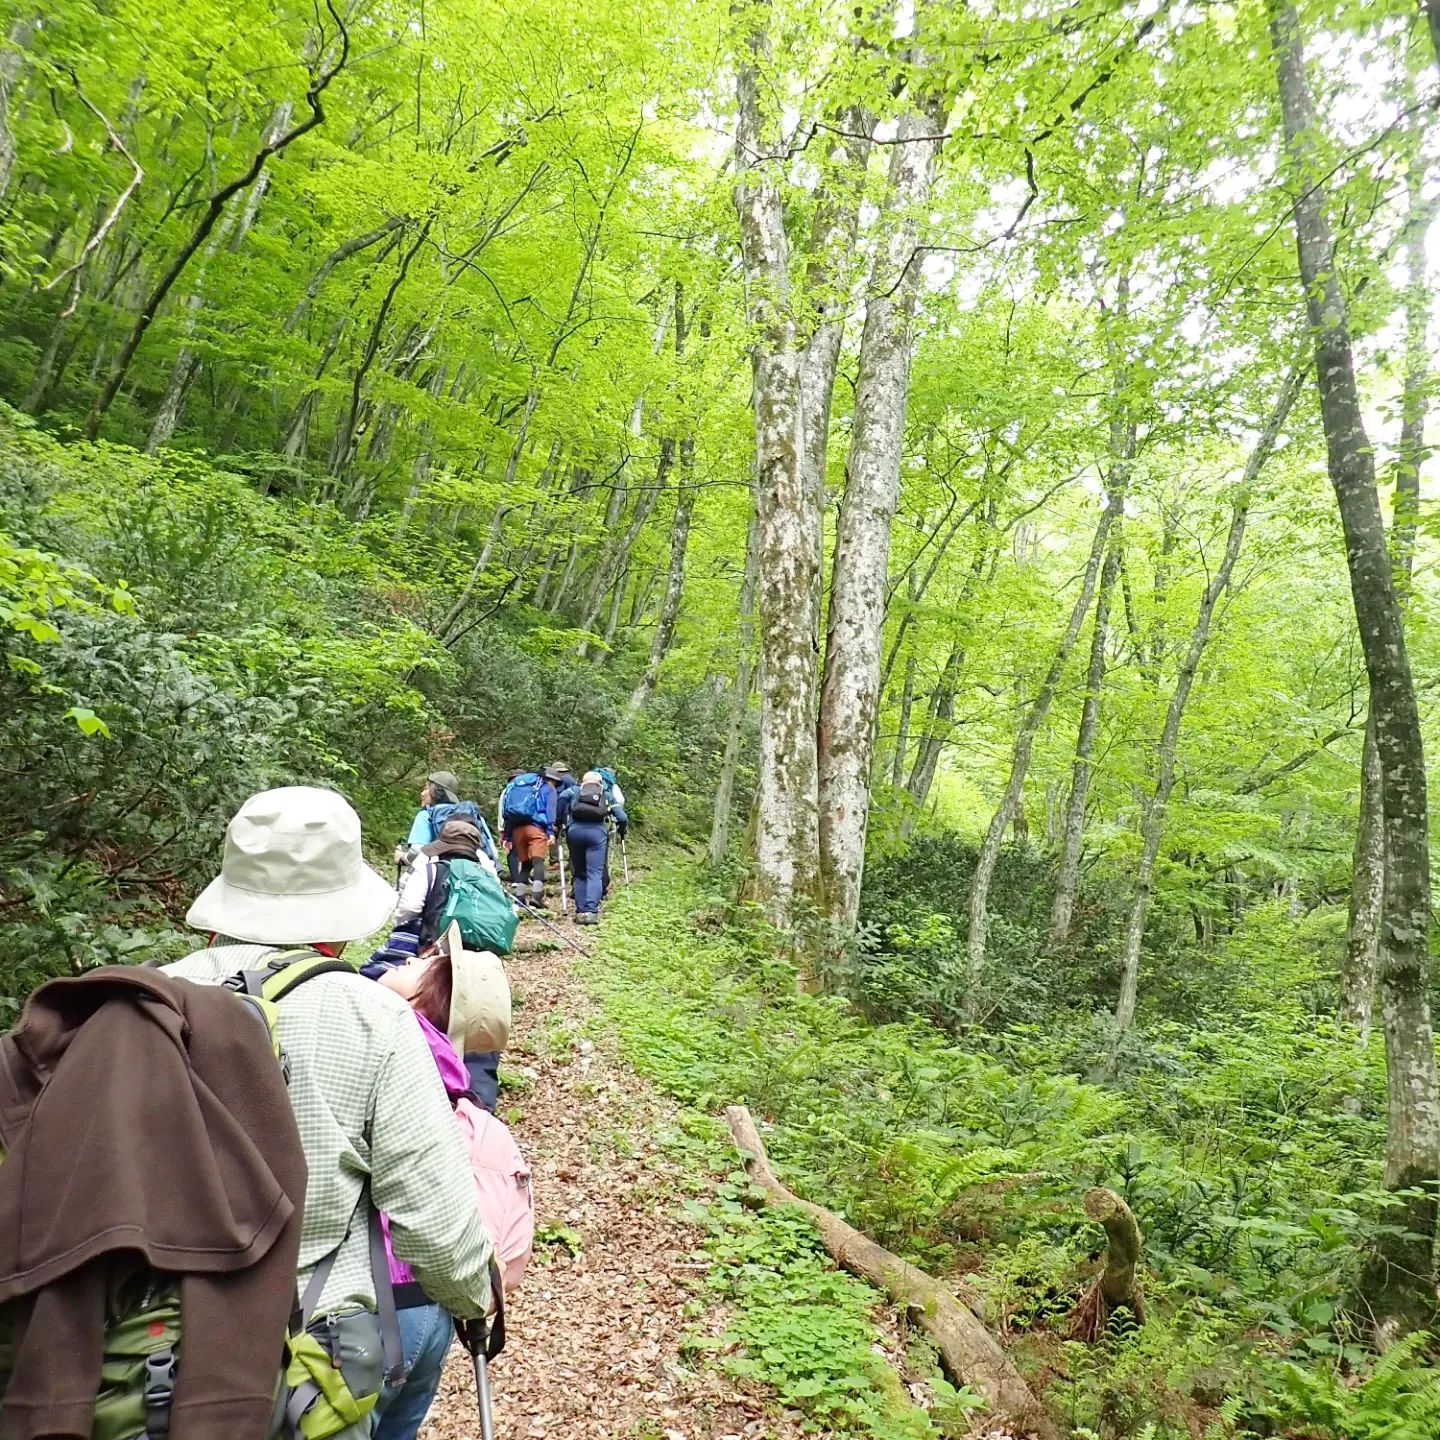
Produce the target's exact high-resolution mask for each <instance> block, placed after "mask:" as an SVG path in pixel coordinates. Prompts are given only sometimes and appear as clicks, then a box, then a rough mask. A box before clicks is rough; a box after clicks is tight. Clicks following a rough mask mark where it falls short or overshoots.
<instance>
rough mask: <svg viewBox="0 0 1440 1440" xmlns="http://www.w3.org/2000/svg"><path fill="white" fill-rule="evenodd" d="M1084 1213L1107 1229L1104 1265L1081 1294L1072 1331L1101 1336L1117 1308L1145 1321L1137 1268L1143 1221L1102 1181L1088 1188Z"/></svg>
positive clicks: (1081, 1335)
mask: <svg viewBox="0 0 1440 1440" xmlns="http://www.w3.org/2000/svg"><path fill="white" fill-rule="evenodd" d="M1085 1213H1086V1215H1088V1216H1089V1217H1090V1219H1091V1220H1093V1221H1094V1222H1095V1223H1096V1224H1097V1225H1099V1226H1101V1227H1102V1228H1103V1229H1104V1231H1105V1241H1106V1244H1105V1268H1104V1269H1103V1270H1102V1271H1101V1272H1100V1274H1099V1275H1098V1276H1096V1278H1095V1281H1094V1283H1093V1284H1092V1285H1091V1286H1090V1288H1089V1289H1088V1290H1087V1291H1086V1292H1085V1294H1084V1295H1082V1296H1081V1297H1080V1303H1079V1304H1078V1305H1077V1306H1076V1307H1075V1317H1074V1323H1073V1329H1072V1333H1073V1334H1074V1335H1075V1337H1076V1338H1077V1339H1080V1340H1090V1341H1094V1340H1098V1339H1099V1338H1100V1336H1101V1335H1102V1334H1104V1332H1105V1330H1106V1329H1107V1328H1108V1327H1109V1324H1110V1317H1111V1316H1112V1315H1113V1314H1114V1313H1115V1312H1116V1311H1117V1310H1126V1311H1128V1312H1129V1313H1130V1315H1131V1316H1132V1318H1133V1319H1134V1321H1135V1323H1136V1324H1137V1325H1143V1324H1144V1323H1145V1301H1144V1299H1143V1298H1142V1296H1141V1294H1140V1285H1139V1282H1138V1281H1137V1280H1136V1278H1135V1277H1136V1271H1137V1270H1138V1269H1139V1268H1140V1247H1141V1244H1142V1241H1141V1236H1140V1225H1139V1222H1138V1221H1137V1220H1136V1219H1135V1216H1134V1214H1133V1212H1132V1211H1131V1209H1130V1207H1129V1206H1128V1205H1127V1204H1126V1203H1125V1202H1124V1201H1123V1200H1122V1199H1121V1198H1120V1197H1119V1196H1118V1195H1117V1194H1116V1193H1115V1192H1114V1191H1113V1190H1107V1189H1105V1187H1104V1186H1103V1185H1097V1186H1096V1187H1095V1188H1094V1189H1093V1190H1087V1191H1086V1192H1085Z"/></svg>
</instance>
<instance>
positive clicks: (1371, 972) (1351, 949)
mask: <svg viewBox="0 0 1440 1440" xmlns="http://www.w3.org/2000/svg"><path fill="white" fill-rule="evenodd" d="M1384 784H1385V780H1384V776H1383V775H1382V774H1381V772H1380V752H1379V751H1378V750H1377V749H1376V748H1375V727H1374V725H1372V724H1370V723H1368V722H1367V723H1366V726H1365V746H1364V749H1363V750H1362V751H1361V770H1360V818H1359V821H1358V822H1357V824H1356V826H1355V862H1354V869H1353V871H1352V872H1351V876H1350V917H1349V922H1348V924H1347V925H1346V927H1345V961H1344V968H1343V969H1342V971H1341V972H1340V1021H1341V1023H1342V1024H1345V1025H1350V1026H1353V1027H1354V1029H1355V1031H1356V1033H1357V1034H1358V1035H1359V1038H1360V1044H1361V1045H1362V1046H1363V1045H1364V1044H1365V1043H1366V1041H1367V1040H1368V1039H1369V1038H1370V1017H1371V1012H1372V1010H1373V1007H1374V999H1375V971H1376V962H1377V961H1378V959H1379V954H1380V922H1381V920H1382V918H1383V913H1384V906H1385V814H1384V811H1383V810H1382V809H1381V805H1380V796H1381V791H1382V789H1383V788H1384Z"/></svg>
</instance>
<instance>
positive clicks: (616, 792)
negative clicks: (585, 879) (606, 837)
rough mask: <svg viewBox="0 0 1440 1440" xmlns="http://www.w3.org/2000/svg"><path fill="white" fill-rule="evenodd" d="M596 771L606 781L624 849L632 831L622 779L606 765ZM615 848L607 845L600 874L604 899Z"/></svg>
mask: <svg viewBox="0 0 1440 1440" xmlns="http://www.w3.org/2000/svg"><path fill="white" fill-rule="evenodd" d="M595 773H596V774H597V775H598V776H599V777H600V779H601V780H602V781H603V782H604V785H605V798H606V799H607V800H608V801H609V802H610V814H611V817H612V819H613V820H614V824H615V833H616V834H617V835H618V836H619V837H620V846H621V849H622V850H623V849H624V846H625V837H626V835H628V834H629V833H630V817H629V816H628V815H627V814H626V813H625V792H624V791H623V790H622V789H621V788H620V781H619V780H618V779H617V778H616V775H615V772H614V771H613V770H611V769H609V768H607V767H606V766H604V765H597V766H596V767H595ZM613 848H614V847H613V846H610V847H607V848H606V851H605V864H604V867H603V869H602V872H601V876H600V898H601V899H602V900H603V899H604V898H605V897H606V896H607V895H608V894H609V893H610V850H611V849H613ZM627 878H628V877H627Z"/></svg>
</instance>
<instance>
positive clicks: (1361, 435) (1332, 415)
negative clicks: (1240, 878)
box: [1269, 0, 1440, 1330]
mask: <svg viewBox="0 0 1440 1440" xmlns="http://www.w3.org/2000/svg"><path fill="white" fill-rule="evenodd" d="M1269 14H1270V30H1271V37H1272V41H1273V44H1274V53H1275V62H1276V78H1277V81H1278V84H1279V90H1280V104H1281V112H1282V115H1283V118H1284V127H1285V144H1286V150H1287V152H1288V155H1289V158H1290V160H1291V162H1292V164H1293V166H1294V168H1295V171H1296V181H1297V183H1298V185H1299V186H1301V187H1303V188H1302V189H1301V191H1300V195H1299V198H1298V199H1297V200H1296V202H1295V208H1294V216H1295V234H1296V242H1297V248H1298V253H1299V260H1300V278H1301V281H1302V282H1303V284H1304V286H1305V293H1306V306H1307V310H1308V313H1309V320H1310V328H1311V331H1312V333H1313V336H1314V341H1315V359H1316V373H1317V382H1318V388H1319V392H1320V413H1321V420H1322V423H1323V426H1324V430H1325V443H1326V449H1327V451H1328V455H1329V469H1330V480H1331V484H1332V485H1333V486H1334V489H1335V496H1336V500H1337V502H1338V506H1339V510H1340V521H1341V525H1342V526H1343V528H1344V531H1345V551H1346V560H1347V562H1348V564H1349V568H1350V589H1351V594H1352V596H1353V599H1354V603H1355V619H1356V623H1357V624H1358V626H1359V630H1360V643H1361V646H1362V647H1363V650H1364V654H1365V669H1366V671H1367V673H1368V675H1369V678H1370V714H1371V715H1373V716H1374V718H1375V743H1376V748H1377V750H1378V751H1379V755H1380V770H1381V807H1382V810H1383V813H1384V816H1385V856H1386V865H1385V901H1384V905H1385V919H1384V925H1383V929H1382V933H1381V941H1380V977H1379V978H1380V1008H1381V1014H1382V1016H1383V1019H1384V1026H1385V1055H1386V1077H1387V1081H1388V1089H1389V1103H1388V1106H1387V1113H1388V1142H1387V1146H1386V1155H1385V1183H1386V1184H1387V1186H1389V1187H1390V1188H1391V1189H1392V1190H1407V1191H1412V1190H1413V1191H1415V1192H1416V1193H1415V1194H1414V1195H1413V1196H1412V1197H1410V1198H1408V1199H1406V1200H1405V1201H1404V1203H1403V1205H1402V1206H1401V1208H1400V1209H1399V1210H1398V1211H1397V1212H1396V1213H1393V1214H1391V1215H1389V1216H1388V1217H1387V1220H1388V1222H1389V1225H1390V1226H1391V1227H1392V1233H1391V1234H1390V1235H1389V1236H1387V1237H1386V1238H1385V1239H1384V1240H1383V1241H1382V1244H1381V1247H1380V1249H1379V1250H1378V1251H1377V1253H1376V1255H1375V1256H1374V1257H1373V1261H1372V1263H1371V1264H1369V1265H1368V1266H1367V1267H1366V1273H1365V1275H1364V1276H1363V1278H1362V1290H1363V1293H1364V1295H1365V1298H1366V1299H1367V1301H1368V1302H1369V1304H1370V1306H1371V1307H1372V1309H1373V1311H1374V1313H1375V1315H1376V1317H1377V1319H1378V1320H1379V1322H1380V1325H1381V1328H1382V1330H1388V1329H1391V1328H1393V1327H1394V1326H1396V1325H1417V1326H1418V1325H1428V1324H1430V1323H1431V1322H1432V1321H1433V1319H1434V1315H1435V1308H1436V1299H1435V1285H1434V1274H1435V1268H1434V1238H1435V1221H1436V1205H1435V1194H1436V1188H1437V1184H1440V1100H1437V1076H1436V1064H1435V1040H1434V1033H1433V1031H1432V1028H1431V1022H1430V977H1429V928H1430V852H1429V837H1428V833H1427V832H1428V826H1429V803H1428V797H1427V793H1426V777H1425V748H1424V740H1423V736H1422V732H1421V726H1420V712H1419V708H1418V706H1417V704H1416V700H1415V685H1414V678H1413V676H1412V675H1411V671H1410V660H1409V656H1408V655H1407V653H1406V649H1405V628H1404V623H1403V620H1402V618H1401V613H1400V604H1399V600H1398V598H1397V596H1396V594H1395V584H1394V577H1393V574H1392V571H1391V564H1390V555H1389V551H1388V549H1387V546H1386V543H1385V522H1384V519H1383V517H1382V515H1381V511H1380V496H1379V494H1378V492H1377V490H1376V485H1375V461H1374V451H1373V450H1372V448H1371V445H1370V441H1369V437H1368V436H1367V435H1366V433H1365V421H1364V414H1363V410H1362V407H1361V401H1360V393H1359V389H1358V387H1357V385H1356V382H1355V367H1354V354H1353V349H1352V346H1351V341H1350V330H1349V316H1348V312H1347V309H1346V304H1345V297H1344V294H1343V292H1342V291H1341V289H1340V281H1339V277H1338V274H1337V271H1336V265H1335V243H1334V239H1333V237H1332V235H1331V232H1330V222H1329V219H1328V218H1327V216H1326V214H1325V209H1324V199H1325V196H1324V188H1323V182H1322V181H1321V180H1320V178H1319V177H1320V175H1321V170H1320V162H1319V159H1318V157H1317V156H1316V153H1315V141H1314V134H1315V114H1314V105H1313V103H1312V101H1311V97H1310V84H1309V80H1308V78H1307V77H1306V74H1305V57H1304V48H1303V45H1302V43H1301V38H1300V25H1299V20H1298V18H1297V17H1296V14H1295V9H1294V6H1293V5H1291V4H1289V3H1286V0H1269ZM1428 18H1429V19H1430V21H1431V24H1432V34H1434V33H1435V31H1434V28H1433V27H1434V25H1435V23H1436V17H1435V8H1434V4H1433V0H1431V3H1430V5H1429V10H1428ZM1437 58H1440V49H1437Z"/></svg>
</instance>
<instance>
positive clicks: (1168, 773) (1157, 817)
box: [1115, 365, 1309, 1033]
mask: <svg viewBox="0 0 1440 1440" xmlns="http://www.w3.org/2000/svg"><path fill="white" fill-rule="evenodd" d="M1308 368H1309V367H1308V366H1306V365H1296V366H1295V367H1294V368H1293V369H1292V370H1291V372H1290V374H1289V376H1288V377H1287V379H1286V381H1285V384H1284V385H1283V387H1282V388H1281V391H1280V395H1279V398H1278V399H1277V400H1276V401H1275V406H1274V408H1273V409H1272V410H1271V412H1270V417H1269V419H1268V420H1266V422H1265V428H1264V430H1262V431H1261V433H1260V438H1259V439H1258V440H1257V441H1256V442H1255V448H1254V449H1253V450H1252V451H1251V452H1250V457H1249V459H1248V460H1247V461H1246V462H1245V473H1244V475H1243V476H1242V477H1241V480H1240V486H1239V489H1238V491H1237V492H1236V497H1235V504H1234V509H1233V510H1232V512H1231V517H1230V530H1229V533H1228V534H1227V535H1226V537H1225V553H1224V554H1223V555H1222V556H1221V559H1220V564H1219V565H1218V566H1217V567H1216V569H1215V572H1214V574H1213V575H1211V577H1210V583H1209V584H1208V585H1206V587H1205V590H1204V592H1203V593H1202V594H1201V596H1200V605H1199V609H1198V610H1197V612H1196V615H1195V624H1194V625H1193V626H1192V627H1191V630H1190V643H1189V645H1188V647H1187V648H1186V651H1185V656H1184V658H1183V659H1182V660H1181V662H1180V668H1179V671H1178V672H1177V673H1176V676H1175V689H1174V691H1173V693H1172V694H1171V696H1170V704H1169V706H1168V708H1167V709H1166V712H1165V725H1164V728H1163V729H1162V731H1161V733H1160V746H1159V758H1158V769H1157V774H1156V778H1155V788H1154V791H1153V792H1152V793H1151V795H1150V796H1149V797H1148V799H1147V800H1146V802H1145V808H1144V812H1143V816H1142V819H1141V823H1140V858H1139V861H1138V862H1137V864H1136V869H1135V893H1134V895H1133V897H1132V898H1131V902H1130V917H1129V920H1128V922H1127V924H1126V927H1125V941H1124V945H1123V947H1122V949H1121V952H1120V998H1119V1000H1118V1001H1117V1002H1116V1005H1115V1028H1116V1031H1117V1032H1119V1033H1123V1032H1124V1031H1126V1030H1128V1029H1129V1028H1130V1027H1131V1025H1133V1024H1134V1022H1135V1002H1136V999H1137V997H1138V994H1139V988H1140V946H1141V944H1142V942H1143V941H1144V939H1145V921H1146V918H1147V916H1148V915H1149V913H1150V892H1151V885H1152V883H1153V881H1154V877H1155V862H1156V860H1157V859H1158V858H1159V855H1160V841H1161V839H1162V838H1163V837H1164V833H1165V811H1166V807H1167V806H1168V805H1169V803H1170V792H1171V790H1172V789H1174V786H1175V754H1176V749H1177V747H1178V744H1179V740H1180V724H1181V721H1182V720H1183V719H1184V718H1185V706H1186V704H1187V703H1188V702H1189V699H1190V690H1191V688H1192V686H1193V685H1194V683H1195V672H1196V671H1197V670H1198V669H1199V668H1200V660H1201V657H1202V656H1203V655H1204V653H1205V646H1206V644H1207V643H1208V642H1209V639H1210V622H1211V620H1212V619H1213V618H1214V615H1215V607H1216V605H1217V604H1218V603H1219V601H1220V597H1221V595H1223V594H1224V593H1225V589H1226V587H1227V586H1228V585H1229V584H1230V577H1231V575H1232V574H1233V573H1234V570H1235V562H1236V561H1237V560H1238V559H1239V558H1240V547H1241V545H1242V544H1243V543H1244V540H1245V524H1246V521H1247V519H1248V518H1249V513H1250V494H1251V491H1252V490H1253V489H1254V486H1255V482H1256V480H1257V479H1258V478H1259V475H1260V472H1261V470H1263V469H1264V467H1265V462H1266V461H1267V460H1268V459H1269V458H1270V453H1271V451H1273V450H1274V448H1275V442H1276V440H1277V439H1278V438H1279V436H1280V430H1281V428H1282V427H1283V426H1284V424H1285V420H1286V418H1287V417H1288V416H1289V414H1290V409H1291V407H1292V406H1293V405H1294V403H1295V399H1296V397H1297V396H1298V395H1299V393H1300V385H1301V382H1302V381H1303V380H1304V378H1305V374H1306V372H1307V370H1308Z"/></svg>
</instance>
